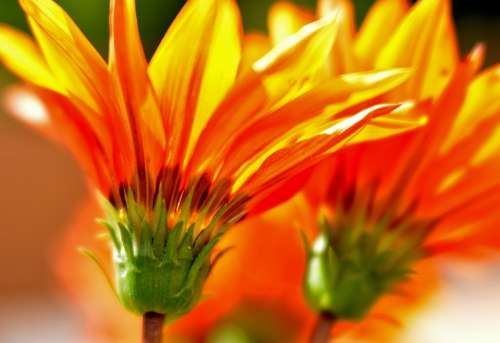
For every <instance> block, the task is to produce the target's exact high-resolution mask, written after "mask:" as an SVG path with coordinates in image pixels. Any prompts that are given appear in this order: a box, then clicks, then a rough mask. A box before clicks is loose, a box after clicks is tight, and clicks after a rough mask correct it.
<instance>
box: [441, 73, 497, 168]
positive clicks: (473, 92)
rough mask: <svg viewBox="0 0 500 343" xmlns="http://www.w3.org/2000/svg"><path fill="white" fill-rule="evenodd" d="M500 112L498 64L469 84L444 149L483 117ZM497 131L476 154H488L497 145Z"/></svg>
mask: <svg viewBox="0 0 500 343" xmlns="http://www.w3.org/2000/svg"><path fill="white" fill-rule="evenodd" d="M498 112H500V65H496V66H493V67H491V68H488V69H487V70H485V71H484V72H482V73H481V74H480V75H479V76H478V77H476V78H475V79H474V80H473V81H472V83H471V84H470V86H469V89H468V91H467V96H466V98H465V103H464V105H463V107H462V109H461V111H460V114H459V115H458V116H457V118H456V119H455V123H454V125H453V128H452V130H451V131H450V132H449V137H448V140H447V142H446V143H447V144H446V147H445V148H446V149H448V148H449V147H450V146H451V145H453V144H454V143H455V142H457V141H458V140H460V139H461V137H463V136H464V135H466V134H468V133H469V132H471V130H473V129H474V128H475V127H476V125H477V124H478V123H480V122H481V121H483V120H484V119H486V118H488V117H490V116H492V115H495V114H496V113H498ZM499 142H500V140H499V133H494V135H492V136H491V139H490V143H489V144H488V146H485V147H484V148H483V149H482V151H481V152H479V154H480V155H482V156H478V159H482V158H483V157H485V156H488V155H490V154H491V153H492V152H494V150H496V147H498V146H499V145H498V144H499Z"/></svg>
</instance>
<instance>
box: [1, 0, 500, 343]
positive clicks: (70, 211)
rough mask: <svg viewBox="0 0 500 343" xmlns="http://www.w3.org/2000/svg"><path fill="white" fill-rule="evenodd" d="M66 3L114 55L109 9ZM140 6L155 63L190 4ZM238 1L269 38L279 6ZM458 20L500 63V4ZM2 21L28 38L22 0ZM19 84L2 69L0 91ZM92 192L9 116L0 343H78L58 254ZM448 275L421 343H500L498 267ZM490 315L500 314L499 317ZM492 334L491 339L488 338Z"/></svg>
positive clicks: (57, 150)
mask: <svg viewBox="0 0 500 343" xmlns="http://www.w3.org/2000/svg"><path fill="white" fill-rule="evenodd" d="M58 2H59V3H60V4H61V5H62V6H63V7H64V8H65V9H66V10H67V11H68V12H69V13H70V15H71V16H72V17H73V18H74V19H75V21H76V22H77V23H78V24H79V25H80V27H81V28H82V30H83V31H84V32H85V33H86V34H87V35H88V37H89V38H90V40H91V41H92V42H93V43H94V44H95V46H96V47H97V48H98V50H99V51H100V52H101V53H102V54H103V55H104V56H106V54H107V37H108V27H107V25H108V18H107V17H108V1H106V0H85V1H83V0H60V1H58ZM137 2H138V4H137V6H138V15H139V22H140V28H141V33H142V36H143V39H144V46H145V49H146V51H147V54H148V55H149V56H151V54H152V52H153V51H154V48H155V47H156V45H157V44H158V42H159V41H160V39H161V37H162V35H163V33H164V32H165V30H166V29H167V27H168V25H169V23H170V22H171V20H172V19H173V18H174V17H175V15H176V13H177V12H178V11H179V9H180V8H181V6H182V4H183V3H184V1H183V0H140V1H137ZM238 2H239V4H240V7H241V11H242V15H243V20H244V26H245V30H246V31H265V30H266V14H267V10H268V8H269V6H270V4H271V3H272V2H273V1H272V0H240V1H238ZM293 2H295V3H297V4H300V5H303V6H308V7H311V8H313V7H314V5H315V0H295V1H293ZM354 3H355V5H356V11H357V13H356V14H357V18H358V22H359V21H360V20H361V19H362V18H363V16H364V15H365V13H366V10H367V9H368V8H369V6H370V4H371V3H372V1H370V0H355V1H354ZM453 11H454V16H455V19H456V26H457V32H458V37H459V41H460V46H461V48H462V51H463V52H466V51H467V50H469V49H470V48H471V47H472V46H473V45H474V44H475V43H476V42H478V41H482V42H485V43H486V45H487V48H488V53H487V61H486V64H487V65H491V64H493V63H494V62H498V61H499V56H500V39H499V37H500V12H499V10H498V8H497V1H486V0H482V1H480V0H476V1H469V0H467V1H453ZM0 22H1V23H6V24H9V25H12V26H15V27H19V28H22V29H25V30H26V29H27V25H26V22H25V20H24V16H23V14H22V12H21V10H20V8H19V6H18V4H17V1H16V0H1V1H0ZM14 81H15V79H14V78H13V77H12V76H11V75H10V74H8V73H7V71H5V69H3V68H2V67H0V88H2V87H4V86H5V85H8V84H10V83H12V82H14ZM85 193H86V181H85V179H84V178H83V176H82V174H81V172H80V170H79V168H78V166H77V165H76V163H75V161H74V160H73V159H72V157H71V156H70V155H69V154H68V153H67V152H66V150H65V149H64V148H63V147H61V146H58V145H55V144H53V143H51V142H49V141H47V140H45V139H43V138H42V137H39V136H38V135H37V134H35V133H33V132H31V131H30V130H28V129H27V128H25V127H24V126H22V125H21V124H19V123H17V122H15V121H13V120H12V119H11V118H9V117H8V116H6V115H4V114H3V113H0V271H1V272H0V342H2V343H14V342H31V341H35V340H33V339H32V337H31V336H30V334H32V333H33V332H36V335H37V339H36V342H78V339H79V338H78V337H79V334H80V327H79V325H78V315H77V314H76V313H75V311H74V310H73V309H72V308H71V307H70V306H69V305H67V302H66V300H65V299H64V298H63V297H61V296H60V294H61V292H60V290H59V288H58V284H57V281H56V279H55V277H54V273H53V267H52V262H51V260H52V257H51V251H53V247H54V245H55V244H57V243H58V240H60V239H61V237H62V235H63V232H64V230H65V227H66V226H67V225H68V223H70V221H71V219H72V217H73V215H74V212H75V210H76V208H78V206H79V205H80V204H81V202H82V201H83V199H84V198H85ZM445 272H446V274H445V275H447V280H449V289H450V291H449V292H446V296H443V297H440V298H438V299H437V300H436V304H437V306H434V309H433V310H432V311H430V312H429V314H428V316H426V317H425V318H426V319H425V320H423V321H422V322H418V323H415V328H413V329H412V330H413V331H415V332H418V333H419V334H420V335H421V336H420V337H421V339H420V340H419V342H427V343H429V342H445V341H446V342H469V341H472V340H473V339H476V341H478V340H477V338H478V337H479V336H477V335H478V334H479V332H482V333H483V334H485V332H486V336H485V337H491V340H486V341H484V342H492V343H493V342H499V341H500V336H498V335H497V336H496V337H497V340H495V338H494V337H495V336H494V334H493V333H492V332H494V331H496V329H497V328H498V327H500V320H499V319H498V318H500V316H499V315H498V311H497V310H494V309H495V308H496V309H498V308H500V287H499V286H498V285H500V277H499V276H498V275H499V274H500V268H499V267H498V266H497V265H495V264H493V265H487V266H484V267H483V269H481V271H480V272H477V271H476V272H475V274H474V277H472V278H471V277H470V273H469V272H470V270H469V269H467V268H466V266H461V265H460V266H452V267H449V266H448V267H447V269H446V271H445ZM477 292H481V298H480V299H487V301H483V300H479V301H476V297H474V294H477ZM464 303H465V304H467V307H465V308H467V311H469V312H473V313H477V317H478V320H477V322H474V321H470V316H467V317H466V319H467V320H464V318H462V317H461V316H460V313H459V312H460V311H462V310H463V308H464V307H463V304H464ZM457 304H459V305H457ZM460 304H462V305H460ZM493 305H495V306H496V307H492V306H493ZM488 311H489V312H491V311H496V314H495V313H494V312H492V313H489V312H488ZM495 318H496V319H495ZM494 320H497V322H494ZM54 325H57V327H58V330H57V332H54V330H51V328H53V327H54ZM457 327H462V328H464V327H465V328H467V330H465V329H464V330H460V333H461V334H460V336H459V337H453V336H448V335H446V336H439V335H437V336H436V328H438V331H439V330H441V331H442V332H448V333H451V332H454V331H456V330H455V329H456V328H457ZM488 330H490V331H488ZM410 331H411V330H410ZM464 332H465V334H464ZM467 332H469V334H467ZM488 332H491V335H489V336H488ZM422 335H423V336H422ZM426 335H427V336H426ZM411 336H412V334H411V333H409V334H408V338H407V341H408V342H413V340H412V339H413V338H411ZM444 337H446V338H444ZM487 339H488V338H487ZM228 342H230V341H228ZM415 342H417V341H415ZM481 342H483V340H481Z"/></svg>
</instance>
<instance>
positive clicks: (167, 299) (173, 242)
mask: <svg viewBox="0 0 500 343" xmlns="http://www.w3.org/2000/svg"><path fill="white" fill-rule="evenodd" d="M103 202H104V205H105V206H103V208H104V209H105V211H106V212H108V213H107V217H106V219H105V220H101V221H100V222H101V223H102V224H103V225H104V226H105V227H106V228H107V229H108V231H109V233H110V234H109V237H110V240H111V242H112V248H113V261H114V266H115V288H116V293H117V295H118V299H119V300H120V302H121V303H122V304H123V305H124V306H125V307H126V308H127V309H129V310H130V311H132V312H135V313H137V314H144V313H145V312H151V311H152V312H157V313H164V314H167V315H168V317H169V318H170V319H172V318H176V317H178V316H181V315H183V314H185V313H187V312H189V311H190V310H191V309H192V308H193V307H194V306H195V305H196V303H197V302H198V301H199V299H200V297H201V294H202V288H203V285H204V283H205V280H206V279H207V277H208V274H209V272H210V269H211V266H212V264H211V260H210V257H211V253H212V250H213V248H214V247H215V245H216V243H217V242H218V240H219V239H220V236H221V234H222V232H223V231H224V230H220V229H221V228H224V225H222V226H221V227H218V228H217V231H216V232H217V234H215V235H212V232H214V231H215V227H216V226H217V225H218V224H217V223H216V222H214V221H212V222H211V223H210V224H209V225H208V226H207V227H205V228H202V229H201V231H200V233H198V234H197V236H196V237H197V238H198V237H200V236H204V237H203V238H204V239H203V242H200V241H199V240H197V239H195V231H196V230H197V226H196V225H195V223H192V224H189V225H187V224H186V223H187V222H186V221H187V220H188V219H189V217H190V214H189V213H188V211H189V208H190V206H189V205H190V203H191V202H192V195H188V196H187V197H186V199H185V200H184V203H183V207H182V209H181V215H180V216H179V220H178V221H177V223H175V225H173V227H171V228H169V227H168V223H167V218H168V213H167V209H166V208H165V202H164V201H163V199H162V198H160V197H158V198H157V200H156V202H155V204H154V206H153V208H152V209H151V210H150V212H149V213H148V212H147V211H146V210H145V209H144V208H143V207H142V205H141V204H139V203H137V202H136V200H135V199H134V197H133V194H132V193H131V192H128V193H127V196H126V207H125V208H124V209H122V210H116V209H115V208H114V207H113V206H112V205H111V204H110V203H109V202H107V200H105V199H104V201H103ZM203 232H205V233H206V232H210V233H211V234H210V235H202V233H203Z"/></svg>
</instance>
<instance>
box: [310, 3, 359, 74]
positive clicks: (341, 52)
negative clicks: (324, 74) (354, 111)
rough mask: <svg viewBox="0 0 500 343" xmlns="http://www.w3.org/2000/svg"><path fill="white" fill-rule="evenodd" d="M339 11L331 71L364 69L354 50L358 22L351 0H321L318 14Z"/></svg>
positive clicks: (343, 71) (324, 14) (340, 71)
mask: <svg viewBox="0 0 500 343" xmlns="http://www.w3.org/2000/svg"><path fill="white" fill-rule="evenodd" d="M335 12H336V13H337V14H338V17H339V23H338V26H339V29H338V34H337V39H336V40H335V42H334V44H333V47H332V51H331V56H330V65H329V73H330V74H331V75H340V74H344V73H352V72H355V71H359V70H362V69H361V68H360V67H359V66H358V61H357V57H356V54H355V51H354V32H355V29H356V23H355V18H354V7H353V4H352V2H351V1H349V0H319V1H318V14H319V16H320V17H323V16H327V15H330V14H331V13H335Z"/></svg>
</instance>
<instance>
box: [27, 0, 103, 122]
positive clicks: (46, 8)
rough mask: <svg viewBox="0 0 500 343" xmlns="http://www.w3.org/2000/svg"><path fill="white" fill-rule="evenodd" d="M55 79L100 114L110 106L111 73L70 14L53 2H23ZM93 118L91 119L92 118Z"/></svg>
mask: <svg viewBox="0 0 500 343" xmlns="http://www.w3.org/2000/svg"><path fill="white" fill-rule="evenodd" d="M20 4H21V6H22V8H23V10H24V11H25V12H26V15H27V17H28V21H29V23H30V25H31V28H32V30H33V33H34V35H35V37H36V39H37V41H38V43H39V45H40V48H41V50H42V53H43V55H44V57H45V60H46V61H47V64H48V65H49V67H50V69H51V71H52V73H53V75H54V77H55V78H56V79H57V82H58V83H59V84H60V86H61V87H62V88H64V89H65V90H67V91H68V92H69V93H71V94H73V95H74V96H76V97H78V98H80V99H81V100H82V101H83V102H85V103H86V104H87V105H88V106H90V107H91V108H92V109H94V110H95V111H96V112H97V113H99V114H103V115H104V113H105V111H102V110H101V109H102V108H103V107H104V106H103V104H105V103H107V101H108V100H107V95H109V89H108V88H107V87H108V86H109V84H110V83H109V82H110V80H109V72H108V69H107V66H106V63H105V62H104V60H103V59H102V58H101V56H99V53H98V52H97V51H96V50H95V49H94V48H93V46H92V45H91V44H90V42H89V41H88V40H87V38H85V36H84V35H83V33H82V32H81V31H80V30H79V29H78V27H77V26H76V25H75V23H74V22H73V21H72V20H71V18H70V17H69V16H68V15H67V14H66V12H65V11H64V10H63V9H62V8H61V7H60V6H59V5H57V4H56V3H55V2H54V1H52V0H20ZM89 119H90V118H89Z"/></svg>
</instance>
